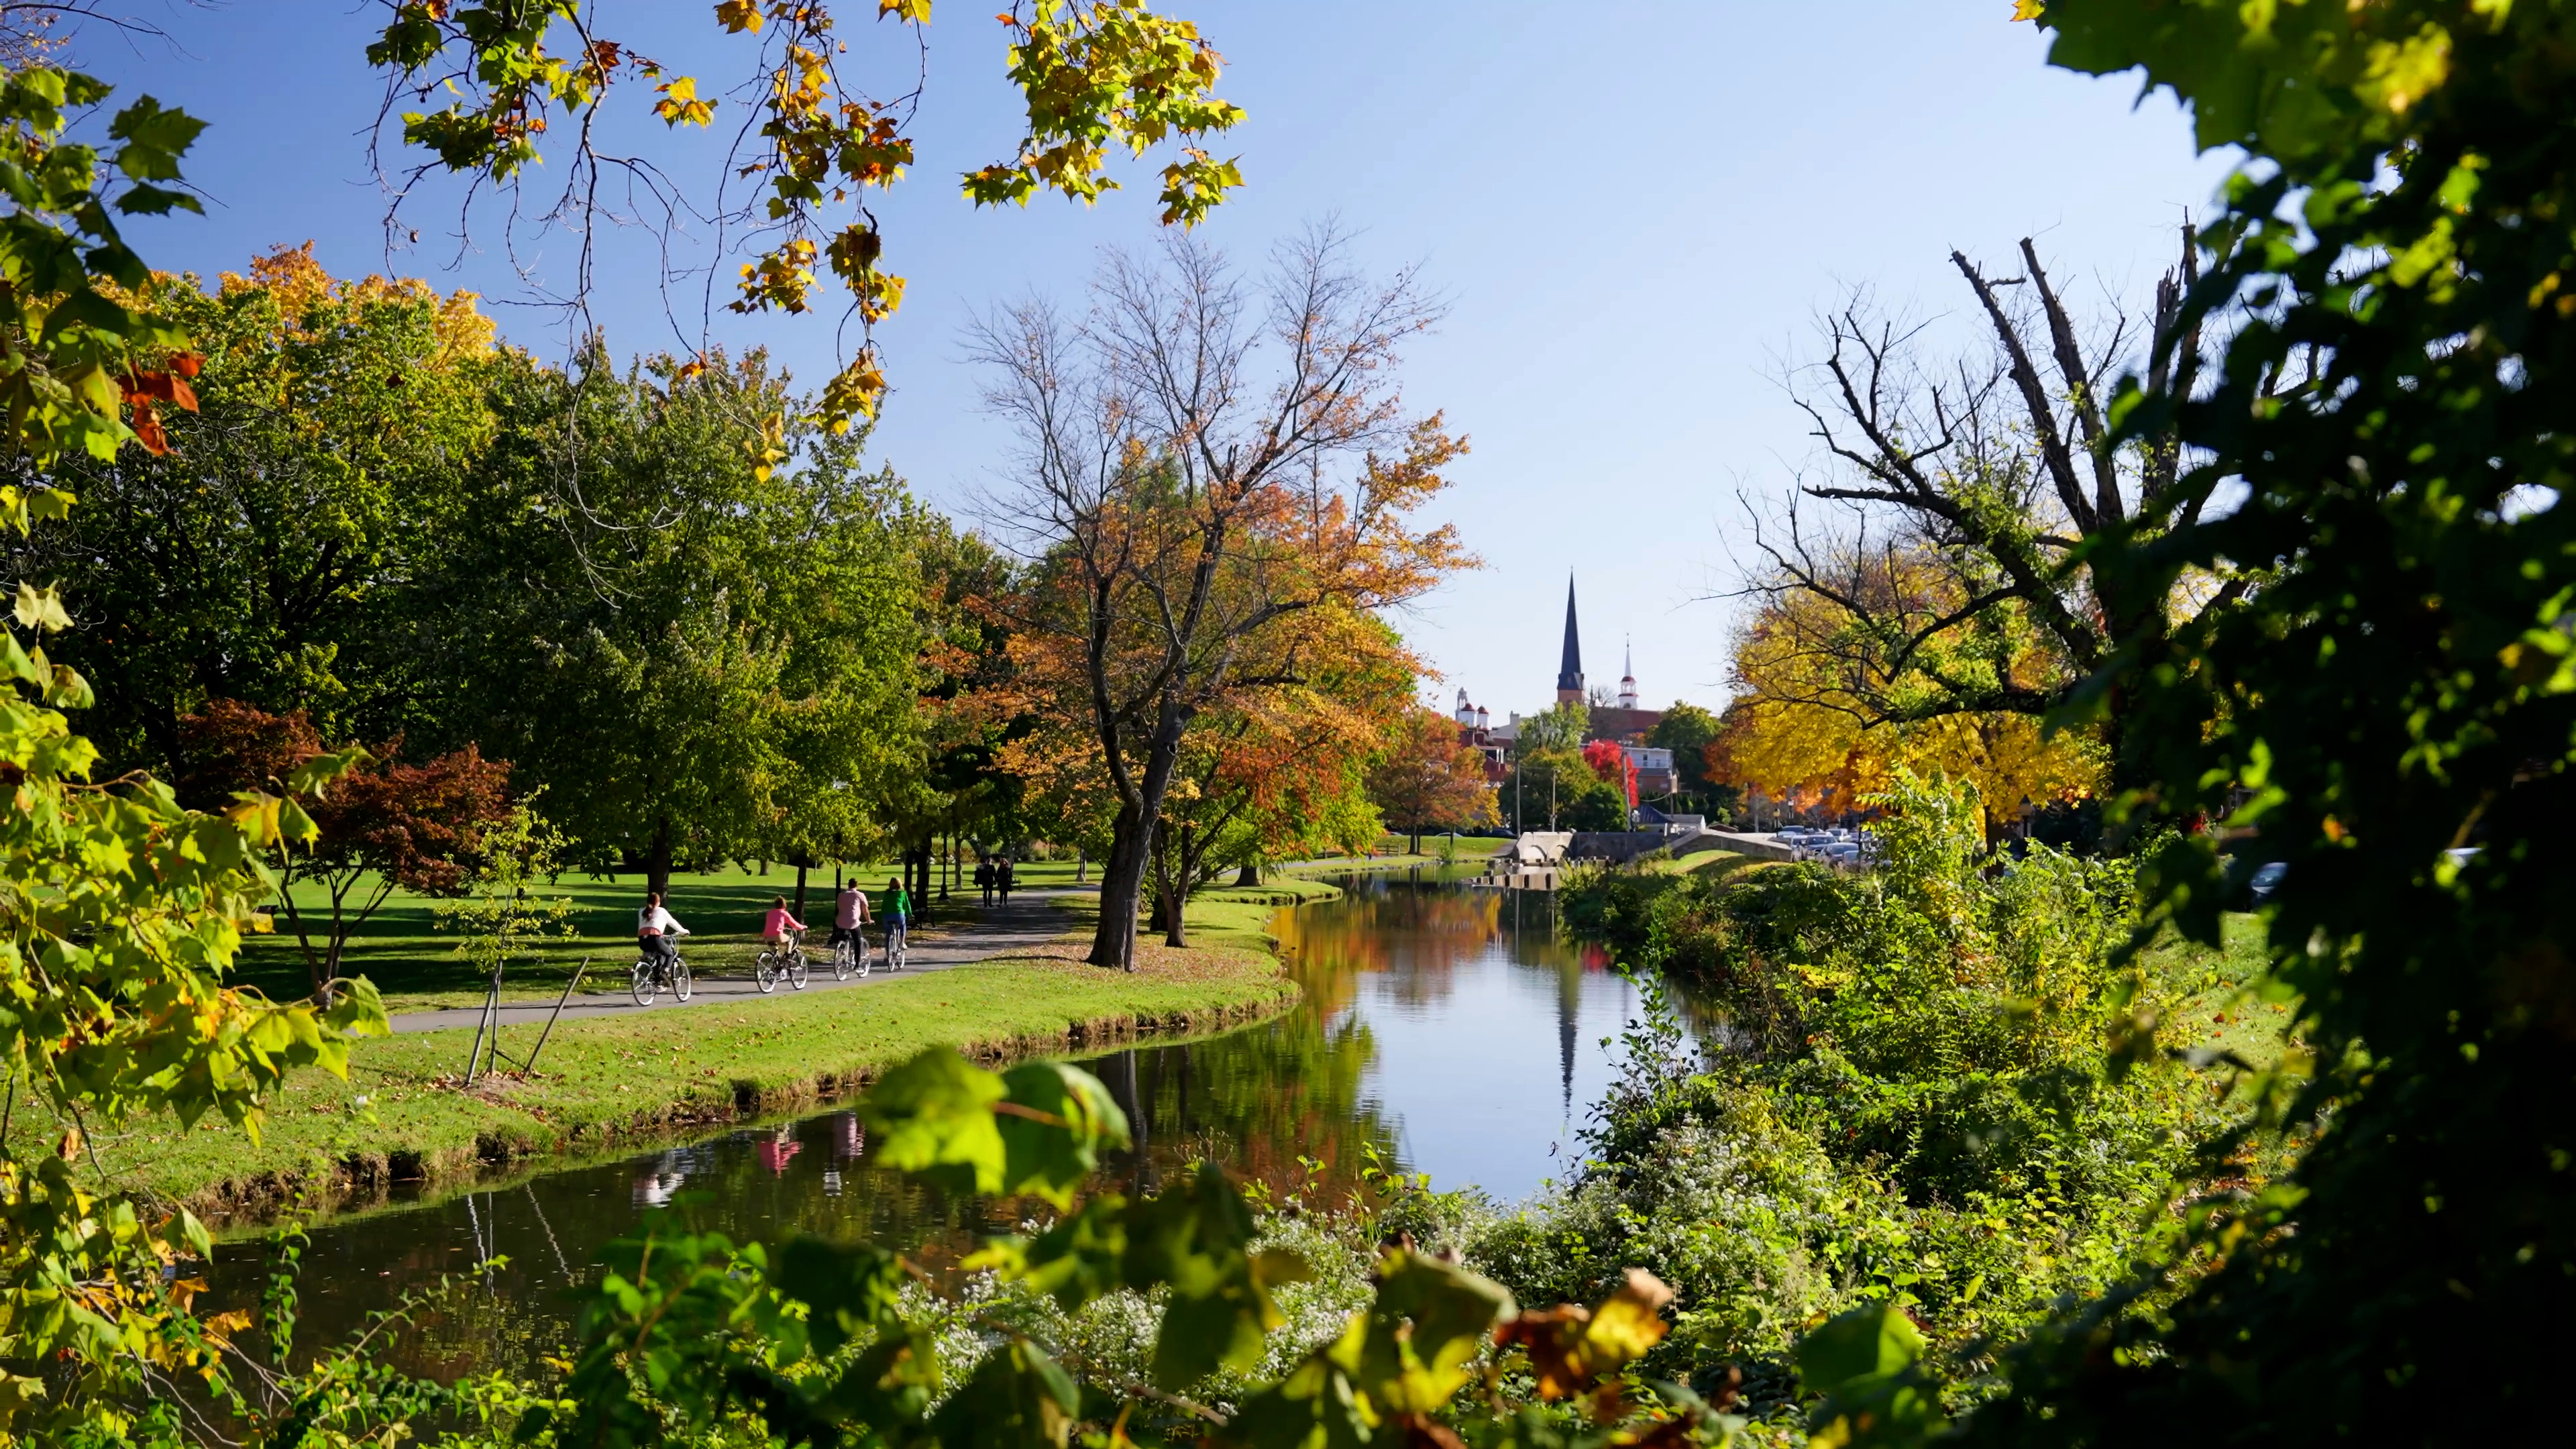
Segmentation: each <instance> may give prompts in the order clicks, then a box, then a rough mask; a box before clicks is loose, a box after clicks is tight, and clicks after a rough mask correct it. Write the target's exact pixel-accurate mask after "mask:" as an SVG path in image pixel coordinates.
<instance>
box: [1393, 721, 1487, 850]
mask: <svg viewBox="0 0 2576 1449" xmlns="http://www.w3.org/2000/svg"><path fill="white" fill-rule="evenodd" d="M1368 787H1369V798H1370V799H1372V800H1375V801H1376V802H1377V806H1378V809H1380V810H1382V811H1384V812H1385V814H1386V818H1387V821H1388V822H1389V823H1390V824H1393V825H1395V826H1397V827H1399V828H1401V829H1403V830H1404V831H1406V832H1407V833H1408V834H1410V835H1411V836H1412V843H1413V849H1414V850H1415V851H1416V852H1417V853H1418V852H1419V851H1420V850H1421V849H1422V832H1423V831H1425V830H1471V829H1474V828H1475V827H1476V826H1479V825H1492V824H1494V823H1496V822H1498V821H1499V820H1500V819H1501V818H1502V817H1501V816H1500V815H1498V814H1496V813H1495V810H1494V787H1493V786H1491V785H1489V784H1487V783H1486V782H1485V752H1484V751H1482V750H1480V749H1477V748H1476V747H1475V746H1474V745H1471V744H1468V743H1466V742H1465V741H1463V740H1461V739H1459V738H1458V724H1457V721H1455V720H1452V719H1451V718H1449V716H1447V715H1445V714H1442V713H1441V712H1440V711H1438V710H1436V709H1423V708H1416V709H1414V710H1413V711H1412V712H1411V713H1409V714H1408V715H1407V716H1406V717H1405V718H1404V720H1403V721H1402V723H1400V724H1399V725H1398V726H1397V728H1396V729H1394V730H1393V731H1391V732H1390V733H1389V735H1388V738H1387V742H1386V751H1385V753H1384V755H1382V756H1381V757H1380V758H1379V760H1378V762H1377V764H1376V765H1375V766H1374V767H1373V768H1372V769H1370V771H1369V775H1368Z"/></svg>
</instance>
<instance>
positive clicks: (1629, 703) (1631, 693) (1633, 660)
mask: <svg viewBox="0 0 2576 1449" xmlns="http://www.w3.org/2000/svg"><path fill="white" fill-rule="evenodd" d="M1619 667H1620V669H1621V670H1622V671H1624V672H1623V673H1622V674H1621V675H1620V676H1619V707H1620V708H1621V709H1635V708H1636V707H1637V646H1636V645H1634V644H1628V645H1627V646H1626V652H1625V654H1624V655H1623V657H1622V659H1621V661H1620V665H1619Z"/></svg>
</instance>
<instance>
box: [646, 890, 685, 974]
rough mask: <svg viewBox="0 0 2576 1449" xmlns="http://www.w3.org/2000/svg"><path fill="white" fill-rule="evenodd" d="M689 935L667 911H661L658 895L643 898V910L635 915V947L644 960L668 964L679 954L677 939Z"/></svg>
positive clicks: (660, 901)
mask: <svg viewBox="0 0 2576 1449" xmlns="http://www.w3.org/2000/svg"><path fill="white" fill-rule="evenodd" d="M687 934H689V928H688V927H686V926H683V925H681V924H680V923H679V921H678V920H677V919H676V918H674V917H673V916H672V914H671V913H670V912H669V911H666V910H664V909H662V898H661V897H660V896H658V895H647V896H645V897H644V909H642V910H640V911H637V912H636V913H635V945H636V949H638V950H640V951H642V952H643V953H644V957H645V959H646V960H655V961H664V962H668V961H670V960H672V959H674V958H676V957H677V956H678V955H679V954H680V946H679V938H680V937H682V936H685V935H687Z"/></svg>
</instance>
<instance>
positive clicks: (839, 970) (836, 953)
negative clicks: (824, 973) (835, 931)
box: [832, 937, 850, 981]
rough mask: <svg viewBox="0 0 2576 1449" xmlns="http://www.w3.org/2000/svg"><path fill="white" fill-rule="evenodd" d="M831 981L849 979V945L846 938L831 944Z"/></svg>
mask: <svg viewBox="0 0 2576 1449" xmlns="http://www.w3.org/2000/svg"><path fill="white" fill-rule="evenodd" d="M832 979H833V980H835V981H847V980H849V979H850V943H849V940H848V938H847V937H844V938H842V939H841V940H838V941H835V942H833V943H832Z"/></svg>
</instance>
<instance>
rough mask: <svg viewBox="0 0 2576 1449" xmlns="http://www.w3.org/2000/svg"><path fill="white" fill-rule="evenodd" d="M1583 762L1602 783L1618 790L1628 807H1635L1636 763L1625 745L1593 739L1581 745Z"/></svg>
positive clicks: (1622, 819) (1625, 821)
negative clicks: (1629, 755)
mask: <svg viewBox="0 0 2576 1449" xmlns="http://www.w3.org/2000/svg"><path fill="white" fill-rule="evenodd" d="M1583 763H1585V764H1586V765H1589V766H1591V767H1592V773H1593V774H1595V775H1598V776H1600V777H1601V780H1602V782H1603V783H1604V784H1607V785H1609V786H1610V787H1611V788H1612V789H1615V790H1617V791H1618V792H1619V798H1620V800H1621V801H1622V802H1623V803H1625V804H1626V806H1627V808H1628V809H1630V810H1634V809H1636V808H1637V765H1636V762H1635V761H1633V760H1631V759H1629V758H1628V749H1627V747H1626V746H1625V745H1622V744H1620V743H1619V742H1618V741H1617V740H1594V741H1592V742H1591V743H1590V744H1587V745H1585V746H1584V747H1583ZM1620 823H1621V824H1622V825H1625V824H1626V823H1627V818H1626V816H1624V815H1623V816H1622V817H1621V819H1620Z"/></svg>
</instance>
